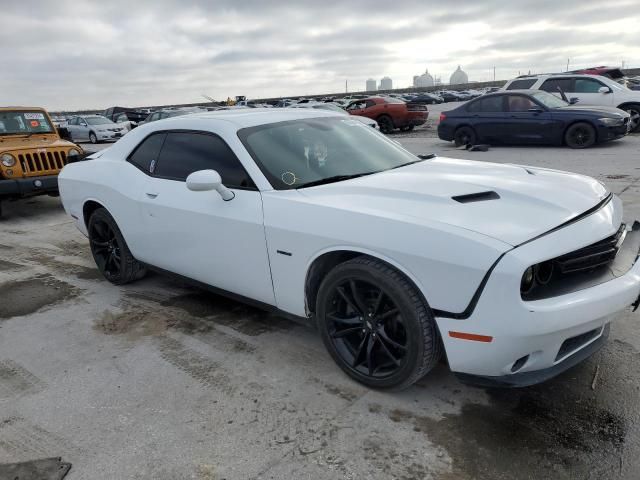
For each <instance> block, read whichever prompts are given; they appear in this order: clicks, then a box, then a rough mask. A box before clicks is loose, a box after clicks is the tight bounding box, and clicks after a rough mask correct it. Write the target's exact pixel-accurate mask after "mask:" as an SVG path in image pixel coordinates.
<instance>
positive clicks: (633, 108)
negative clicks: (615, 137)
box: [621, 103, 640, 133]
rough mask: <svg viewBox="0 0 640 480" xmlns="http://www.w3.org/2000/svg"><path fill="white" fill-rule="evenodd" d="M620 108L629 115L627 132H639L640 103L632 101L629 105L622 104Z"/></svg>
mask: <svg viewBox="0 0 640 480" xmlns="http://www.w3.org/2000/svg"><path fill="white" fill-rule="evenodd" d="M621 109H622V110H624V111H625V112H627V113H628V114H629V115H631V118H630V119H629V125H630V128H629V132H634V133H636V132H640V104H637V103H632V104H630V105H624V106H623V107H621Z"/></svg>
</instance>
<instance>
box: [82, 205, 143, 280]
mask: <svg viewBox="0 0 640 480" xmlns="http://www.w3.org/2000/svg"><path fill="white" fill-rule="evenodd" d="M87 230H88V232H89V244H90V247H91V254H92V255H93V259H94V261H95V262H96V265H97V266H98V270H100V273H101V274H102V275H103V276H104V278H106V279H107V280H109V281H110V282H111V283H113V284H115V285H123V284H125V283H129V282H133V281H134V280H139V279H140V278H142V277H144V276H145V275H146V273H147V271H146V269H145V268H144V267H143V266H142V264H141V263H140V262H138V261H137V260H136V259H135V258H134V257H133V255H132V254H131V251H130V250H129V247H128V246H127V242H126V241H125V240H124V237H123V235H122V233H121V232H120V229H119V228H118V224H117V223H116V221H115V220H114V219H113V217H112V216H111V215H110V214H109V212H107V210H106V209H105V208H98V209H97V210H96V211H94V212H93V213H92V214H91V217H90V218H89V225H88V228H87Z"/></svg>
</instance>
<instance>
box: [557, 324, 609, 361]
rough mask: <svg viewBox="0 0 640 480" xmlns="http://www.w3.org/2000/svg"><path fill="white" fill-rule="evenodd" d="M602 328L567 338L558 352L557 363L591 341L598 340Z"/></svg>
mask: <svg viewBox="0 0 640 480" xmlns="http://www.w3.org/2000/svg"><path fill="white" fill-rule="evenodd" d="M601 330H602V328H595V329H593V330H590V331H588V332H587V333H583V334H581V335H576V336H575V337H571V338H567V339H566V340H565V341H564V342H562V345H561V346H560V350H558V354H557V355H556V362H557V361H558V360H560V359H561V358H562V357H564V356H566V355H568V354H570V353H571V352H573V351H575V350H577V349H578V348H580V347H582V346H583V345H586V344H587V343H589V342H590V341H591V340H593V339H594V338H596V337H597V336H598V335H599V334H600V331H601Z"/></svg>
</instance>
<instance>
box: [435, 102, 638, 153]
mask: <svg viewBox="0 0 640 480" xmlns="http://www.w3.org/2000/svg"><path fill="white" fill-rule="evenodd" d="M628 127H629V114H628V113H626V112H625V111H623V110H619V109H617V108H611V107H598V106H587V105H583V106H579V105H575V104H571V103H569V102H566V101H564V100H562V99H560V98H558V97H556V96H554V95H551V94H550V93H548V92H543V91H539V90H509V91H504V92H497V93H492V94H488V95H483V96H482V97H480V98H476V99H475V100H471V101H469V102H467V103H465V104H463V105H461V106H459V107H458V108H456V109H454V110H450V111H448V112H443V113H441V114H440V124H439V125H438V136H439V137H440V138H441V139H442V140H447V141H452V140H453V141H454V142H455V144H456V146H458V147H459V146H463V145H474V144H477V143H489V144H496V143H503V144H536V145H567V146H569V147H571V148H587V147H590V146H592V145H594V144H595V143H600V142H606V141H609V140H615V139H616V138H620V137H623V136H624V135H626V134H627V132H628Z"/></svg>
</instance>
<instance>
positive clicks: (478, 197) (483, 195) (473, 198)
mask: <svg viewBox="0 0 640 480" xmlns="http://www.w3.org/2000/svg"><path fill="white" fill-rule="evenodd" d="M499 198H500V195H498V194H497V193H496V192H494V191H488V192H478V193H469V194H467V195H456V196H455V197H451V199H452V200H455V201H456V202H458V203H473V202H484V201H486V200H498V199H499Z"/></svg>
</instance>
